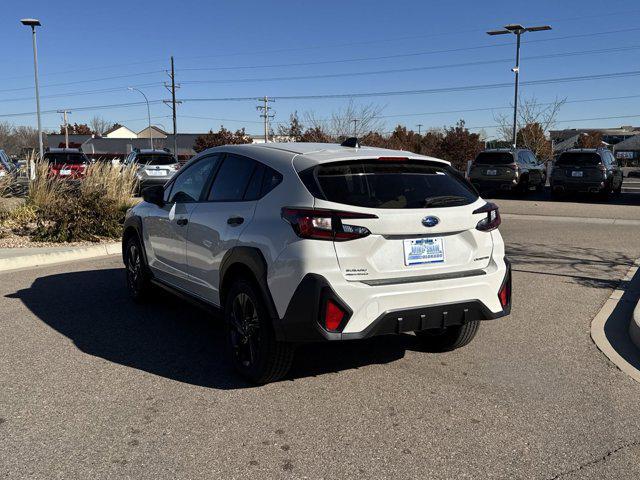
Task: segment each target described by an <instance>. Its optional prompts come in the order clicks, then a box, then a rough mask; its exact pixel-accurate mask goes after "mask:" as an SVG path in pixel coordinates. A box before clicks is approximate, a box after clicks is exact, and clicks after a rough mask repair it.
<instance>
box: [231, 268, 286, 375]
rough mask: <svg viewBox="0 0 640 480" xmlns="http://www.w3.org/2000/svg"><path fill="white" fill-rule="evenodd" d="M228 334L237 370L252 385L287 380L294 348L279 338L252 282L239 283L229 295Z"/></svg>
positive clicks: (243, 281)
mask: <svg viewBox="0 0 640 480" xmlns="http://www.w3.org/2000/svg"><path fill="white" fill-rule="evenodd" d="M224 319H225V327H226V328H225V334H226V337H227V344H228V347H229V355H230V357H231V363H232V364H233V367H234V369H235V370H236V371H237V372H238V373H239V374H240V375H241V376H242V377H243V378H245V379H246V380H248V381H250V382H251V383H255V384H258V385H262V384H265V383H270V382H275V381H277V380H280V379H281V378H283V377H284V376H285V375H286V374H287V373H288V372H289V369H290V368H291V364H292V363H293V352H294V348H293V345H292V344H290V343H285V342H279V341H277V340H276V338H275V334H274V331H273V325H272V323H271V319H270V318H269V315H268V313H267V309H266V308H265V305H264V301H263V299H262V297H261V296H260V295H259V294H258V292H257V289H256V288H255V287H254V286H253V285H252V284H251V282H249V281H247V280H245V279H239V280H236V281H235V283H234V284H233V285H232V286H231V289H230V290H229V293H228V294H227V296H226V300H225V306H224Z"/></svg>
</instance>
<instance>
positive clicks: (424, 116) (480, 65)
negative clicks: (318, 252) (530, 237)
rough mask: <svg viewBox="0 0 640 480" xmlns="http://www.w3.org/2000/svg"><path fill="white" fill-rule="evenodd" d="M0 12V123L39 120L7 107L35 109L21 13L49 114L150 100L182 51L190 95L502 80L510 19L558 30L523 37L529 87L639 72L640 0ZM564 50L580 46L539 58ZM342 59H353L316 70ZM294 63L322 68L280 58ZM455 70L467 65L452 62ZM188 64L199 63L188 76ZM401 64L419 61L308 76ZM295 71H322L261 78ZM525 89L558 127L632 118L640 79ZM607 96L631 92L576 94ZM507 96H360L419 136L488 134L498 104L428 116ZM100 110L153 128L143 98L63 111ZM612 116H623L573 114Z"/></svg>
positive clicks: (85, 114) (86, 114)
mask: <svg viewBox="0 0 640 480" xmlns="http://www.w3.org/2000/svg"><path fill="white" fill-rule="evenodd" d="M2 13H3V15H2V16H1V17H0V58H1V59H2V62H1V63H2V65H3V68H2V77H3V78H2V82H1V83H0V121H3V120H6V121H10V122H12V123H15V124H21V125H35V115H23V116H6V115H9V114H15V113H24V112H33V111H34V110H35V100H34V98H33V63H32V51H31V39H30V32H29V31H28V29H27V28H26V27H23V26H22V25H21V24H20V22H19V19H20V18H23V17H37V18H39V19H40V20H41V22H42V24H43V26H42V28H40V29H39V30H38V48H39V59H40V74H41V78H40V84H41V96H42V110H43V111H47V110H57V109H62V108H69V109H71V110H74V109H79V108H83V107H88V106H97V105H113V104H119V103H129V102H139V101H140V100H141V99H142V98H141V96H140V95H139V94H138V93H136V92H129V91H128V90H127V88H126V87H127V86H128V85H136V86H139V88H140V89H142V90H143V91H144V92H145V93H146V94H147V96H148V97H149V99H150V100H162V99H165V98H169V96H168V93H167V92H166V90H165V89H164V87H163V86H162V83H163V82H164V81H166V80H167V76H166V74H165V73H164V72H163V70H164V69H167V68H168V66H169V56H170V55H174V56H175V59H176V76H177V80H178V82H179V83H181V84H182V88H181V89H180V90H179V98H183V99H185V100H188V99H196V98H229V97H230V98H233V97H258V96H264V95H269V96H276V97H277V96H298V95H323V94H352V93H365V92H388V91H406V90H425V89H441V88H447V87H458V86H470V85H481V84H494V83H505V82H506V83H508V82H512V80H513V74H512V73H511V72H510V68H511V66H512V63H511V62H512V61H511V60H510V59H511V58H512V57H513V55H514V50H515V48H514V45H513V42H514V40H515V39H514V37H513V36H501V37H489V36H488V35H486V33H484V32H485V31H486V30H489V29H494V28H497V27H500V26H502V25H504V24H507V23H513V22H518V23H522V24H525V25H527V24H529V25H531V24H538V23H550V24H551V25H552V26H553V31H551V32H538V33H531V34H526V35H525V37H523V49H522V62H523V64H522V67H521V79H522V81H531V80H539V79H552V78H562V77H573V76H588V75H599V74H603V73H616V72H631V71H636V70H640V22H639V20H640V4H639V3H638V2H637V1H617V0H612V1H609V2H606V3H604V2H601V1H595V0H581V1H562V2H560V1H558V0H537V1H519V0H510V1H502V0H500V1H490V2H479V1H467V0H464V1H463V0H459V1H457V2H435V1H430V2H427V1H401V0H396V1H394V2H371V1H370V0H369V1H360V0H357V1H344V0H343V1H340V2H337V1H324V2H319V1H314V2H311V1H306V0H298V1H288V0H287V1H278V2H268V1H264V0H263V1H253V0H247V1H243V2H231V1H226V2H222V1H217V2H216V1H192V0H182V1H179V2H175V1H173V2H168V1H164V0H155V1H146V0H144V1H139V0H137V1H131V0H129V1H121V0H109V1H105V2H71V1H63V0H59V1H56V2H51V1H29V0H22V1H15V0H5V1H4V2H3V8H2ZM634 47H637V48H634ZM623 48H624V50H620V49H623ZM612 49H613V50H612ZM442 50H448V51H447V52H442ZM452 50H454V51H452ZM594 50H607V51H606V52H601V53H596V52H593V51H594ZM438 52H439V53H438ZM575 52H591V53H583V54H575ZM559 53H574V54H573V55H569V56H560V57H558V56H556V57H551V58H535V57H540V56H548V55H553V54H559ZM408 54H412V55H408ZM398 55H404V56H398ZM371 57H387V58H382V59H381V58H376V59H371ZM348 59H358V60H357V61H355V60H354V61H343V62H336V63H319V62H333V61H337V60H348ZM363 59H369V60H363ZM300 63H315V65H293V66H276V67H274V66H273V65H282V64H300ZM460 63H462V64H469V63H476V64H475V65H466V66H450V65H452V64H460ZM447 65H449V66H448V67H444V68H441V67H443V66H447ZM265 66H266V67H265ZM237 67H251V68H237ZM256 67H257V68H256ZM427 67H438V68H431V69H428V68H427ZM194 68H199V69H205V70H188V69H194ZM207 69H208V70H207ZM407 69H414V70H413V71H403V72H394V73H377V74H371V75H368V74H367V75H357V76H356V75H352V76H342V77H335V78H317V76H318V75H328V74H354V73H363V72H365V73H366V72H375V71H386V70H407ZM420 69H422V70H420ZM292 76H294V77H300V76H304V77H315V78H305V79H297V80H284V79H281V80H271V81H268V80H265V79H266V78H272V77H292ZM238 80H243V81H241V82H240V81H238ZM245 80H246V81H245ZM72 82H75V83H72ZM190 82H194V83H190ZM197 82H204V83H197ZM207 82H208V83H207ZM70 83H71V84H70ZM532 96H535V97H536V98H537V99H538V101H540V102H547V101H551V100H553V99H554V98H556V97H561V98H564V97H566V98H567V100H568V101H569V102H570V103H567V104H566V105H564V106H563V108H562V110H561V112H560V115H559V117H558V119H559V120H560V122H559V123H558V125H557V126H558V127H567V128H568V127H586V126H619V125H630V124H635V125H637V124H640V108H639V107H640V76H626V77H622V78H605V79H598V80H592V81H580V82H566V83H557V84H544V85H528V86H527V85H524V86H523V87H522V97H525V98H528V97H532ZM634 96H635V97H634ZM609 97H631V98H618V99H607V100H600V101H593V102H581V100H585V99H594V98H609ZM511 100H512V88H511V87H505V88H494V89H485V90H468V91H458V92H442V93H432V94H416V95H398V96H377V97H370V98H358V99H356V100H355V102H356V104H367V103H374V104H376V105H379V106H381V107H384V110H383V113H382V115H385V117H386V118H385V119H384V121H385V122H386V128H387V129H389V130H390V129H392V128H393V127H394V125H396V124H398V123H401V124H404V125H407V126H408V127H410V128H414V129H415V128H416V127H415V126H416V125H417V124H418V123H421V124H423V125H424V126H423V127H422V128H423V129H426V128H429V127H441V126H443V125H451V124H453V123H455V122H456V121H457V120H458V119H460V118H464V119H465V121H466V123H467V125H468V126H470V127H472V128H474V129H475V128H478V127H485V126H486V127H489V128H485V131H486V133H487V134H488V135H489V136H492V135H493V134H494V133H495V131H494V129H492V128H490V126H491V125H494V124H495V120H494V115H495V113H496V112H503V111H505V110H495V111H490V110H481V111H475V112H458V113H434V112H449V111H451V110H469V109H486V108H494V107H506V106H508V105H509V104H510V102H511ZM347 102H348V99H344V98H342V99H295V100H294V99H292V100H285V99H282V100H277V101H276V102H275V104H274V105H273V107H274V110H275V112H276V118H275V121H286V120H287V119H288V116H289V113H290V112H292V111H293V110H297V111H298V112H299V113H303V112H314V114H315V115H316V116H317V117H326V116H329V115H330V114H331V112H332V111H336V110H338V109H340V108H342V107H344V105H345V104H346V103H347ZM255 105H256V102H255V101H251V100H248V101H247V100H245V101H224V102H223V101H216V102H198V101H185V103H184V104H182V105H181V106H180V108H179V118H178V127H179V131H182V132H200V131H206V130H208V129H209V128H213V129H217V128H218V127H219V126H220V125H221V124H223V125H224V126H225V127H227V128H231V129H236V128H239V127H246V129H247V131H248V132H249V133H259V132H260V131H261V130H260V129H261V125H260V123H259V121H260V119H259V117H258V115H259V113H258V112H257V111H256V109H255ZM151 109H152V115H153V116H154V119H153V123H155V124H158V125H160V126H164V127H166V129H170V128H171V119H170V118H169V117H168V115H169V114H170V110H169V108H168V107H167V106H165V105H163V104H162V103H157V104H153V105H152V106H151ZM94 114H99V115H101V116H102V117H104V118H105V119H107V120H109V121H118V122H120V123H123V124H125V125H127V126H129V127H130V128H132V129H134V130H138V129H141V128H143V127H144V126H145V124H146V107H144V106H143V105H134V106H130V107H117V108H116V107H111V108H105V109H101V110H94V111H88V110H75V111H74V112H73V114H72V115H71V117H70V119H71V121H72V122H78V123H81V122H86V121H87V120H88V119H89V118H90V117H91V116H92V115H94ZM633 115H636V117H635V118H634V117H631V116H633ZM613 116H620V117H622V116H629V117H628V118H617V119H602V120H585V121H579V120H582V119H589V118H599V117H613ZM193 117H206V118H193ZM60 121H61V120H60V115H58V114H55V113H54V114H44V115H43V125H44V126H45V127H47V128H51V129H53V128H57V125H59V124H60Z"/></svg>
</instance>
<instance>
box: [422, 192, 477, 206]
mask: <svg viewBox="0 0 640 480" xmlns="http://www.w3.org/2000/svg"><path fill="white" fill-rule="evenodd" d="M467 203H469V201H468V199H467V198H466V197H461V196H460V195H440V196H438V197H431V198H426V199H425V200H424V207H433V206H436V205H437V206H443V205H451V206H454V205H466V204H467Z"/></svg>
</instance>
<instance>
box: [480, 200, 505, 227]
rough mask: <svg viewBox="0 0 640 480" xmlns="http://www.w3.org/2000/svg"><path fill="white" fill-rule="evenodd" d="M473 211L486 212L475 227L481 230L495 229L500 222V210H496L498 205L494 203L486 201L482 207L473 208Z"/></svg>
mask: <svg viewBox="0 0 640 480" xmlns="http://www.w3.org/2000/svg"><path fill="white" fill-rule="evenodd" d="M473 213H474V214H476V213H486V214H487V216H486V217H485V218H483V219H482V220H480V221H479V222H478V224H477V225H476V228H477V229H478V230H480V231H482V232H490V231H491V230H495V229H496V228H498V227H499V226H500V224H501V223H502V219H501V218H500V212H499V211H498V206H497V205H496V204H495V203H491V202H488V203H486V204H484V205H483V206H482V207H480V208H478V209H476V210H474V211H473Z"/></svg>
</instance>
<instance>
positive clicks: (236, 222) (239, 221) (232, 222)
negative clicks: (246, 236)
mask: <svg viewBox="0 0 640 480" xmlns="http://www.w3.org/2000/svg"><path fill="white" fill-rule="evenodd" d="M227 223H228V224H229V225H231V226H237V225H242V224H243V223H244V218H242V217H229V218H228V219H227Z"/></svg>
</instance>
